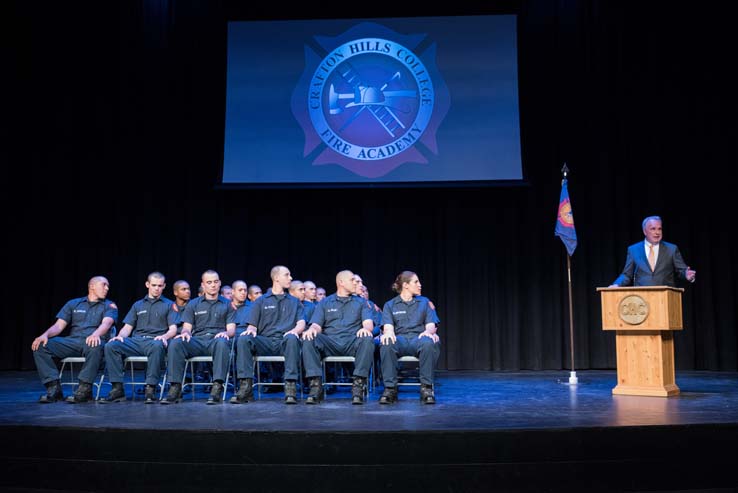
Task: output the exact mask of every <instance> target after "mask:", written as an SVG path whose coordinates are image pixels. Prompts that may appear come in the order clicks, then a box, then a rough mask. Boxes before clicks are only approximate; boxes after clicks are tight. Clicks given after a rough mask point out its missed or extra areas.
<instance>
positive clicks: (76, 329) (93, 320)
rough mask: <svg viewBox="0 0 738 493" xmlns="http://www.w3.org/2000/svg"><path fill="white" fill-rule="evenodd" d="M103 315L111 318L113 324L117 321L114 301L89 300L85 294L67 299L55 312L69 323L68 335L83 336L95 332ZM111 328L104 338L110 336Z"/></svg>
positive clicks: (116, 308) (116, 309) (57, 316)
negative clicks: (57, 311)
mask: <svg viewBox="0 0 738 493" xmlns="http://www.w3.org/2000/svg"><path fill="white" fill-rule="evenodd" d="M105 317H110V318H112V319H113V326H115V322H117V321H118V307H117V306H116V305H115V303H114V302H112V301H110V300H97V301H90V300H88V299H87V296H84V297H82V298H74V299H73V300H69V301H67V303H66V304H65V305H64V306H63V307H62V309H61V310H59V313H57V314H56V318H60V319H62V320H64V321H65V322H66V323H67V324H68V325H69V331H70V335H73V336H84V337H87V336H89V335H91V334H92V333H93V332H95V329H97V328H98V327H100V324H101V323H102V320H103V318H105ZM111 330H112V327H111ZM111 330H108V332H107V333H106V334H105V336H104V338H108V337H110V332H111Z"/></svg>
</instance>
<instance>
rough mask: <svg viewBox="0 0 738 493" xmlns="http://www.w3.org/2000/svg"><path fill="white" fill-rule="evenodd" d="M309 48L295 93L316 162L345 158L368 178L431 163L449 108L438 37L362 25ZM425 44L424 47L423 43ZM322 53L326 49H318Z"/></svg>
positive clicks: (348, 165) (307, 143) (295, 104)
mask: <svg viewBox="0 0 738 493" xmlns="http://www.w3.org/2000/svg"><path fill="white" fill-rule="evenodd" d="M315 41H316V43H317V46H318V47H320V50H316V49H315V48H314V47H312V46H306V47H305V58H306V68H305V72H304V73H303V75H302V77H301V79H300V81H299V82H298V84H297V87H296V88H295V91H294V93H293V96H292V111H293V114H294V115H295V118H296V119H297V120H298V122H299V123H300V125H301V126H302V129H303V131H304V133H305V149H304V155H305V156H308V155H310V154H312V153H313V152H316V149H317V148H318V147H322V149H321V152H319V153H318V154H317V156H316V157H315V159H314V160H313V164H314V165H322V164H331V163H333V164H338V165H340V166H343V167H344V168H346V169H348V170H350V171H352V172H354V173H356V174H358V175H360V176H364V177H367V178H376V177H380V176H384V175H386V174H387V173H389V172H390V171H392V170H393V169H395V168H397V167H398V166H400V165H402V164H404V163H409V162H414V163H421V164H427V163H428V159H427V158H426V155H428V154H429V151H430V152H432V153H433V154H437V153H438V150H437V144H436V137H435V134H436V130H437V129H438V126H439V125H440V123H441V121H442V120H443V118H444V117H445V115H446V113H447V112H448V108H449V100H450V98H449V94H448V89H447V87H446V85H445V83H444V82H443V80H442V78H441V76H440V73H439V72H438V69H437V68H436V66H435V51H436V46H435V43H427V42H425V43H424V41H425V35H399V34H397V33H395V32H393V31H391V30H389V29H387V28H385V27H383V26H380V25H377V24H373V23H363V24H360V25H358V26H355V27H353V28H351V29H349V30H348V31H346V32H345V33H344V34H342V35H340V36H338V37H336V38H328V37H316V38H315ZM423 47H424V48H423ZM318 51H321V53H318Z"/></svg>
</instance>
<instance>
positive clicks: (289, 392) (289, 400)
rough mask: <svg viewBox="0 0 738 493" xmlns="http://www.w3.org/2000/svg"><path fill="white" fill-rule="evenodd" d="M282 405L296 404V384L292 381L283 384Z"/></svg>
mask: <svg viewBox="0 0 738 493" xmlns="http://www.w3.org/2000/svg"><path fill="white" fill-rule="evenodd" d="M284 403H285V404H297V382H295V381H294V380H285V382H284Z"/></svg>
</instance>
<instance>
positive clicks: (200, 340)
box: [161, 270, 236, 404]
mask: <svg viewBox="0 0 738 493" xmlns="http://www.w3.org/2000/svg"><path fill="white" fill-rule="evenodd" d="M201 286H202V288H203V293H204V294H203V295H202V296H200V297H198V298H196V299H194V300H192V301H190V302H189V303H187V307H186V308H185V311H184V315H183V316H182V319H183V321H184V325H183V326H182V333H181V334H180V335H178V336H177V337H175V338H174V339H173V340H172V342H171V343H170V344H169V354H168V356H167V374H168V376H169V381H170V382H171V386H170V387H169V392H168V393H167V396H166V397H165V398H164V399H163V400H162V401H161V403H162V404H173V403H176V402H179V401H180V400H181V399H182V377H183V376H184V367H185V360H186V359H187V358H191V357H193V356H206V355H209V356H212V357H213V386H212V388H211V390H210V397H208V402H207V403H208V404H218V403H219V402H221V400H222V394H223V384H224V382H225V379H226V376H227V374H228V360H229V358H230V353H231V344H230V342H229V338H231V337H233V336H234V335H235V332H236V324H235V318H236V311H235V310H234V309H233V306H231V302H230V301H229V300H228V299H226V298H224V297H222V296H220V295H219V294H218V293H219V290H220V276H219V275H218V273H217V272H215V271H214V270H206V271H205V272H203V274H202V281H201Z"/></svg>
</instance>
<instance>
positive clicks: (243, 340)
mask: <svg viewBox="0 0 738 493" xmlns="http://www.w3.org/2000/svg"><path fill="white" fill-rule="evenodd" d="M270 275H271V278H272V287H271V289H269V290H268V291H267V292H266V294H265V295H264V296H261V297H259V298H258V299H257V300H256V301H255V302H254V304H253V306H252V308H251V311H250V313H249V318H248V320H247V323H248V328H247V329H246V331H245V332H243V333H242V334H241V335H239V336H238V338H237V339H236V347H237V348H238V350H237V358H236V370H237V374H238V378H239V388H238V392H237V393H236V395H234V396H233V397H232V398H231V402H232V403H233V404H243V403H246V402H249V401H252V400H253V398H254V391H253V389H254V356H255V355H257V354H258V355H260V356H284V367H285V370H284V402H285V404H297V379H298V377H299V372H298V369H299V366H300V365H299V363H300V334H301V333H302V331H303V330H305V320H303V308H302V305H301V304H300V301H299V300H298V299H297V298H295V297H294V296H292V295H290V294H289V293H287V292H286V291H287V290H288V289H289V287H290V281H291V280H292V276H291V275H290V270H289V269H288V268H287V267H285V266H283V265H276V266H274V267H273V268H272V270H271V273H270Z"/></svg>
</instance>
